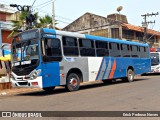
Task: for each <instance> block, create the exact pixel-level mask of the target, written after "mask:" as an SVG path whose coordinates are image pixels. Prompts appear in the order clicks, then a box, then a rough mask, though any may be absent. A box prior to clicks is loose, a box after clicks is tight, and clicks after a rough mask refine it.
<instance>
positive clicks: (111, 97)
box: [0, 75, 160, 111]
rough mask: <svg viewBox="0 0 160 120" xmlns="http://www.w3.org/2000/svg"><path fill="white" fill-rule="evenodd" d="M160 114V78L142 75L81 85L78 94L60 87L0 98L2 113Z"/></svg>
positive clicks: (159, 76)
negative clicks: (104, 112)
mask: <svg viewBox="0 0 160 120" xmlns="http://www.w3.org/2000/svg"><path fill="white" fill-rule="evenodd" d="M22 110H23V111H119V110H120V111H146V110H147V111H160V75H152V76H140V77H137V78H136V79H135V81H134V82H132V83H124V82H122V81H118V82H115V83H112V84H104V83H102V82H97V83H92V84H89V85H83V86H81V88H80V90H79V91H76V92H66V91H65V89H64V88H57V89H55V91H54V92H53V93H45V92H44V91H38V92H37V91H36V92H28V93H19V94H15V95H9V96H0V111H22Z"/></svg>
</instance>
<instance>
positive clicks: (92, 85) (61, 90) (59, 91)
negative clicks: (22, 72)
mask: <svg viewBox="0 0 160 120" xmlns="http://www.w3.org/2000/svg"><path fill="white" fill-rule="evenodd" d="M142 80H149V78H143V79H142V78H139V79H138V78H137V79H135V80H134V82H140V81H142ZM125 83H126V84H128V82H124V81H122V80H117V81H113V82H107V83H103V82H102V81H98V82H92V83H87V84H83V85H81V87H80V90H85V89H92V88H98V87H104V86H109V85H114V84H125ZM75 92H76V91H75ZM62 93H67V91H66V89H65V88H64V87H61V88H56V89H55V90H53V91H52V92H46V91H43V90H40V91H34V92H28V93H20V94H16V95H15V96H49V95H54V94H62Z"/></svg>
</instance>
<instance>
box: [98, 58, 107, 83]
mask: <svg viewBox="0 0 160 120" xmlns="http://www.w3.org/2000/svg"><path fill="white" fill-rule="evenodd" d="M104 61H105V60H104V58H103V59H102V62H101V65H100V67H99V70H98V74H97V77H96V80H98V78H99V76H100V73H101V70H102V66H103V63H104Z"/></svg>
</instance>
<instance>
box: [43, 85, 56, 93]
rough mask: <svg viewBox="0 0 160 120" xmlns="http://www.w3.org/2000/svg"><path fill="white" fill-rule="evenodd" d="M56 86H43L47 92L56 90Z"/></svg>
mask: <svg viewBox="0 0 160 120" xmlns="http://www.w3.org/2000/svg"><path fill="white" fill-rule="evenodd" d="M54 88H55V86H53V87H46V88H43V90H44V91H46V92H52V91H53V90H54Z"/></svg>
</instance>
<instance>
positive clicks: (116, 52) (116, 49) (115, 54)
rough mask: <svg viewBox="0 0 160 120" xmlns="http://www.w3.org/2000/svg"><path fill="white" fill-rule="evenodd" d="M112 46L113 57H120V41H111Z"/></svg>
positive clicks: (111, 53)
mask: <svg viewBox="0 0 160 120" xmlns="http://www.w3.org/2000/svg"><path fill="white" fill-rule="evenodd" d="M109 46H110V51H109V52H110V56H112V57H120V56H121V53H120V49H119V48H120V47H119V44H118V43H109Z"/></svg>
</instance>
